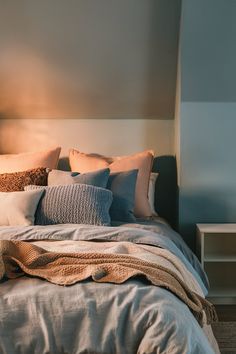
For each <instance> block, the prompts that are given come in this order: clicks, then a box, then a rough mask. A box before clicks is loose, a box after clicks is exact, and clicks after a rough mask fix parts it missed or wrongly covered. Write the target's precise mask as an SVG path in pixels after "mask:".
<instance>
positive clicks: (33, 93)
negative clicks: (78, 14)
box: [0, 47, 78, 118]
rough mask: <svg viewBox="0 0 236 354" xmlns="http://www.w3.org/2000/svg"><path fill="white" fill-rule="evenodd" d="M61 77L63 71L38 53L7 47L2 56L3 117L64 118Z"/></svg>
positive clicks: (0, 77)
mask: <svg viewBox="0 0 236 354" xmlns="http://www.w3.org/2000/svg"><path fill="white" fill-rule="evenodd" d="M58 80H62V76H61V74H60V73H57V72H56V69H55V68H53V67H52V66H51V65H49V64H48V63H47V62H46V61H45V60H44V59H43V58H41V57H40V56H39V55H37V53H31V52H30V51H29V50H27V49H26V48H17V47H14V49H13V48H10V49H8V50H5V51H4V53H1V57H0V81H1V96H0V115H1V117H2V118H42V117H44V118H47V117H50V118H53V117H55V118H60V116H61V115H63V118H64V117H65V115H66V112H65V109H63V107H62V100H61V98H62V97H60V96H61V95H60V92H59V91H58V89H57V88H56V86H57V83H58ZM63 80H64V82H66V79H65V78H63ZM65 98H66V96H65V97H64V99H65ZM63 105H65V106H66V103H65V102H63ZM77 112H78V111H77ZM67 113H68V112H67ZM70 113H71V112H69V114H70ZM72 113H73V112H72Z"/></svg>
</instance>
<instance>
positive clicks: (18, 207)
mask: <svg viewBox="0 0 236 354" xmlns="http://www.w3.org/2000/svg"><path fill="white" fill-rule="evenodd" d="M42 194H43V190H32V191H27V192H10V193H7V192H0V225H4V226H17V225H22V226H27V225H33V224H34V215H35V211H36V208H37V205H38V202H39V200H40V198H41V196H42Z"/></svg>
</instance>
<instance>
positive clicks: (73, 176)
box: [31, 168, 110, 188]
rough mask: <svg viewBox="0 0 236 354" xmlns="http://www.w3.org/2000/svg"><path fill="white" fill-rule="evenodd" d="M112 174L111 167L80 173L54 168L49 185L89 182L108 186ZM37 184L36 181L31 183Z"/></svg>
mask: <svg viewBox="0 0 236 354" xmlns="http://www.w3.org/2000/svg"><path fill="white" fill-rule="evenodd" d="M109 175H110V170H109V168H104V169H102V170H98V171H94V172H88V173H83V174H80V173H78V172H67V171H60V170H52V171H50V172H49V175H48V185H49V186H58V185H68V184H74V183H80V184H89V185H92V186H96V187H101V188H106V186H107V182H108V178H109ZM31 184H36V183H31Z"/></svg>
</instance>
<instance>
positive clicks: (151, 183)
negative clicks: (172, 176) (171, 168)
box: [148, 172, 159, 216]
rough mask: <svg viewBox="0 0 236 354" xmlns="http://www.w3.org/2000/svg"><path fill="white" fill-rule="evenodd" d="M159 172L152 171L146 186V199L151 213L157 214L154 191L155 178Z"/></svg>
mask: <svg viewBox="0 0 236 354" xmlns="http://www.w3.org/2000/svg"><path fill="white" fill-rule="evenodd" d="M158 175H159V173H155V172H152V173H151V176H150V180H149V187H148V201H149V204H150V207H151V211H152V215H154V216H157V212H156V210H155V191H156V180H157V177H158Z"/></svg>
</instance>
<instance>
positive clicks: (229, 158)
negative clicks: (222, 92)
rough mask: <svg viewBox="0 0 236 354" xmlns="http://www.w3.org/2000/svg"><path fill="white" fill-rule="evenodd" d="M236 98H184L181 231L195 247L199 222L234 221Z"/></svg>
mask: <svg viewBox="0 0 236 354" xmlns="http://www.w3.org/2000/svg"><path fill="white" fill-rule="evenodd" d="M235 134H236V103H229V102H226V103H224V102H217V103H215V102H214V103H211V102H203V103H202V102H182V103H181V108H180V141H181V145H180V166H179V167H180V205H179V222H180V232H181V233H182V234H183V236H184V238H185V239H186V241H187V242H188V243H189V245H190V246H191V247H194V243H195V238H194V234H195V224H196V222H207V223H209V222H236V135H235Z"/></svg>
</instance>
